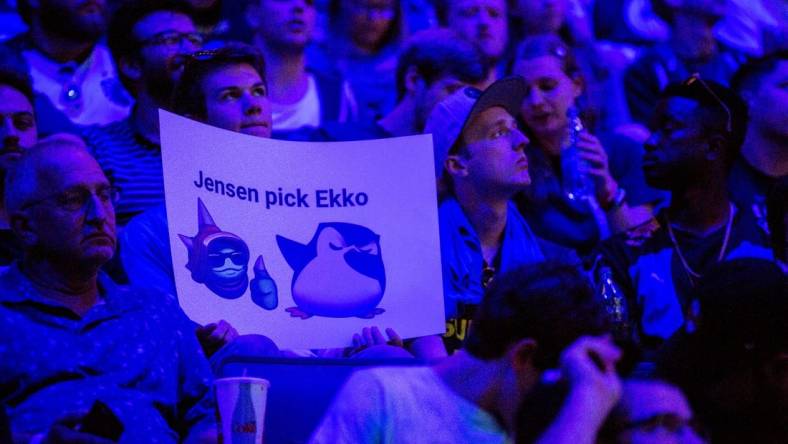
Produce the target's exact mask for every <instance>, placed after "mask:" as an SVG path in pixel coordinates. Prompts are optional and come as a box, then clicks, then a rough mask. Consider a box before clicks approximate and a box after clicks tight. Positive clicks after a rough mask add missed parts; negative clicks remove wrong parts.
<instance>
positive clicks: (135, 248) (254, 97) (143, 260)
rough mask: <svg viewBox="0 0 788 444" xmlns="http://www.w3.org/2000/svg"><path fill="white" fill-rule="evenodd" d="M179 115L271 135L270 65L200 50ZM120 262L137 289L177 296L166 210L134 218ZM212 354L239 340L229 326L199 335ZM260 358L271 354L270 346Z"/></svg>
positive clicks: (240, 53)
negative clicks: (142, 287)
mask: <svg viewBox="0 0 788 444" xmlns="http://www.w3.org/2000/svg"><path fill="white" fill-rule="evenodd" d="M174 102H175V103H174V109H175V111H176V112H178V113H180V114H183V115H185V116H188V117H191V118H193V119H195V120H199V121H202V122H205V123H207V124H209V125H214V126H217V127H220V128H224V129H228V130H231V131H236V132H240V133H244V134H249V135H252V136H257V137H270V136H271V102H270V101H269V99H268V85H267V83H266V77H265V62H264V60H263V57H262V55H261V54H260V53H259V52H258V51H257V50H256V49H254V48H253V47H251V46H248V45H245V44H241V43H232V44H228V45H227V46H226V47H223V48H221V49H216V50H205V51H197V52H196V53H194V54H193V55H192V56H190V57H189V58H188V59H187V61H186V63H185V64H184V69H183V74H182V76H181V80H180V82H179V83H178V86H177V88H176V91H175V100H174ZM120 241H121V245H122V248H121V258H122V260H123V267H124V268H125V270H126V273H127V274H128V276H129V280H130V281H131V283H132V284H134V283H139V284H142V285H146V286H153V287H158V288H160V289H162V290H165V291H167V292H168V293H170V294H175V293H176V291H175V277H174V273H173V270H172V260H171V253H170V244H169V236H168V233H167V214H166V212H165V208H164V206H163V205H160V206H157V207H154V208H152V209H150V210H148V211H146V212H144V213H142V214H141V215H140V216H137V217H135V218H133V219H132V220H131V221H130V222H129V224H128V226H127V227H126V229H125V230H124V231H123V232H122V233H121V236H120ZM197 334H198V337H199V338H200V342H201V344H202V345H203V348H204V349H205V351H206V353H207V354H208V355H211V354H213V353H214V352H216V351H217V350H218V349H220V348H221V347H222V346H224V345H225V344H227V343H229V342H230V341H231V340H233V339H235V338H237V337H238V333H237V332H236V331H235V329H234V328H233V327H232V326H231V325H230V324H228V323H227V322H225V321H220V322H218V323H216V324H209V325H206V326H204V327H200V328H198V330H197ZM263 345H264V346H265V347H262V348H260V352H261V353H264V354H265V353H270V349H271V348H272V344H270V341H266V343H265V344H263Z"/></svg>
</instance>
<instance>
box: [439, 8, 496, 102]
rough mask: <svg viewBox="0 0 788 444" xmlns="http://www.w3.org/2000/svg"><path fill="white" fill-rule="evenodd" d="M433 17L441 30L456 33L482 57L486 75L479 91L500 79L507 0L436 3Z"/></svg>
mask: <svg viewBox="0 0 788 444" xmlns="http://www.w3.org/2000/svg"><path fill="white" fill-rule="evenodd" d="M435 3H436V5H435V6H436V14H437V16H438V22H439V23H440V25H441V26H442V27H445V28H448V29H450V30H452V31H454V32H456V33H457V35H459V36H460V37H461V38H462V39H464V40H465V41H467V42H469V43H471V44H473V45H475V46H476V48H478V50H479V51H480V52H481V54H482V57H483V58H484V63H485V66H487V73H486V76H485V79H484V81H483V82H482V83H481V84H480V85H479V87H480V88H482V87H486V86H488V85H490V84H491V83H493V82H494V81H495V80H496V79H498V78H500V77H501V74H502V72H503V69H501V67H500V66H499V65H500V64H501V62H502V60H503V57H504V54H505V51H506V45H507V44H508V41H509V22H508V15H507V14H508V10H509V2H508V1H507V0H450V1H449V0H439V1H436V2H435Z"/></svg>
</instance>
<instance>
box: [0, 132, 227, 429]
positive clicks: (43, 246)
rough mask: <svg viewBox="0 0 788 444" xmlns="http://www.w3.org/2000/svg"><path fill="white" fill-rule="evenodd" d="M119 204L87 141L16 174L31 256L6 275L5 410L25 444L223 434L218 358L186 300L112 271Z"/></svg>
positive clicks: (68, 144)
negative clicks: (132, 284)
mask: <svg viewBox="0 0 788 444" xmlns="http://www.w3.org/2000/svg"><path fill="white" fill-rule="evenodd" d="M117 197H118V192H117V190H116V189H115V188H114V187H113V186H112V185H111V184H110V183H109V181H108V180H107V177H106V176H105V175H104V173H103V172H102V170H101V168H100V167H99V165H98V163H97V162H96V160H95V159H93V157H91V155H90V154H89V153H88V151H87V150H86V149H85V145H84V143H83V142H82V140H81V139H79V138H77V137H75V136H67V135H58V136H53V137H51V138H48V139H44V140H42V141H40V142H39V143H38V144H36V145H35V146H34V147H33V148H31V149H30V150H29V151H27V152H25V153H24V154H22V156H21V158H20V159H19V162H18V164H17V166H16V168H15V169H14V170H12V171H11V172H10V173H9V174H8V177H7V178H6V208H7V210H8V215H9V223H10V225H11V229H12V230H13V231H14V233H15V234H16V235H17V236H18V237H19V239H20V241H21V244H22V250H23V255H22V259H21V260H20V261H18V262H17V263H14V264H13V265H11V266H10V267H9V268H8V269H7V270H4V271H3V272H2V273H0V317H1V318H2V319H3V323H4V328H3V330H2V333H0V402H2V403H3V404H5V405H6V406H7V409H8V414H9V417H10V419H11V424H12V427H13V430H14V432H15V440H20V441H26V440H33V442H39V441H42V440H43V441H44V442H103V441H102V440H100V439H98V436H101V437H103V438H107V439H111V440H117V439H118V438H119V439H120V442H150V441H151V440H157V441H161V442H170V441H172V442H176V441H179V440H182V439H197V438H198V437H202V438H208V439H211V437H212V435H213V434H214V428H215V423H214V419H213V409H212V407H213V399H212V395H211V390H210V387H211V373H210V369H209V366H208V362H207V360H206V359H205V356H204V355H203V354H202V351H201V350H200V346H199V344H198V343H197V339H196V337H195V335H194V334H193V333H192V329H191V327H190V325H189V323H188V320H187V319H186V317H185V316H184V315H183V313H182V312H181V311H180V309H179V308H178V305H177V303H176V302H175V300H174V299H173V298H171V297H167V296H165V295H163V294H158V293H156V292H153V291H143V290H140V289H130V288H125V287H120V286H118V285H116V284H115V283H113V282H112V281H111V280H110V279H108V278H107V277H106V276H105V275H104V274H103V273H101V271H100V268H101V266H102V265H103V264H104V263H106V262H107V261H108V260H109V259H110V258H112V255H113V253H114V250H115V211H114V203H115V202H116V201H117ZM102 404H103V405H102ZM98 406H101V408H99V407H98ZM91 407H94V409H93V410H94V411H101V412H103V413H101V414H99V415H97V416H99V417H100V418H94V419H98V421H94V423H97V424H103V425H106V424H110V423H117V424H118V427H115V428H114V430H100V429H92V428H90V424H89V422H88V421H85V418H86V412H87V411H88V410H89V409H91ZM93 416H96V414H94V415H93ZM113 417H114V419H113Z"/></svg>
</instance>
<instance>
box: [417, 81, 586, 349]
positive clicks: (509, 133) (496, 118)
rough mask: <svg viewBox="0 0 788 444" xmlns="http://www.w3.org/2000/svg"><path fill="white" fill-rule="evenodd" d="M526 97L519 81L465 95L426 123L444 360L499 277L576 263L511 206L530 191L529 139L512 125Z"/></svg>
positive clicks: (443, 104)
mask: <svg viewBox="0 0 788 444" xmlns="http://www.w3.org/2000/svg"><path fill="white" fill-rule="evenodd" d="M525 94H526V85H525V82H524V81H523V79H522V78H520V77H509V78H505V79H501V80H499V81H497V82H495V83H493V84H492V85H490V86H489V87H488V88H487V89H486V90H485V91H484V92H482V91H479V90H478V89H476V88H471V87H467V88H463V89H461V90H460V91H457V92H455V93H454V94H452V95H451V96H449V97H447V98H446V99H444V100H443V101H441V102H440V103H439V104H438V105H436V106H435V108H434V109H433V111H432V114H430V117H429V119H428V120H427V125H426V130H425V132H427V133H432V135H433V142H434V146H435V165H436V170H437V171H436V172H437V173H438V175H439V176H442V177H441V181H442V184H441V185H442V186H443V187H444V188H445V193H444V198H443V199H442V201H441V203H440V208H439V216H440V229H441V250H442V251H441V256H442V258H443V286H444V298H445V304H446V318H447V332H446V335H445V336H444V342H445V343H446V346H447V349H448V350H449V352H452V351H454V350H455V349H457V348H460V347H461V346H462V343H463V341H464V339H465V336H466V334H467V332H468V328H469V326H470V320H471V319H472V317H473V313H474V311H475V309H476V307H477V305H478V304H479V302H480V301H481V299H482V295H483V293H484V289H485V288H486V287H487V286H488V285H489V284H490V282H491V281H492V280H493V278H494V277H495V276H497V275H498V274H499V273H500V272H503V271H507V270H510V269H512V268H515V267H517V266H519V265H525V264H531V263H536V262H542V261H545V260H547V259H560V260H563V261H565V262H570V263H576V262H578V260H577V257H576V256H574V254H573V253H571V252H569V250H566V249H562V248H561V247H558V246H554V245H552V244H549V243H548V242H547V241H544V240H542V239H540V238H538V237H537V236H536V235H535V234H534V233H533V232H532V231H531V229H530V228H529V227H528V224H527V223H526V222H525V220H524V219H523V217H522V216H521V215H520V213H519V212H518V211H517V209H516V207H515V206H514V204H513V203H512V202H511V198H512V196H514V195H515V193H517V192H519V191H521V190H523V189H524V188H525V187H527V186H528V185H529V184H530V183H531V177H530V175H529V173H528V159H527V158H526V155H525V151H524V149H525V146H526V144H527V143H528V138H527V137H526V136H525V135H524V134H523V133H522V132H521V131H520V129H519V128H518V127H517V121H516V120H515V118H514V117H513V116H515V115H517V113H518V112H519V109H520V104H521V103H522V101H523V98H524V97H525Z"/></svg>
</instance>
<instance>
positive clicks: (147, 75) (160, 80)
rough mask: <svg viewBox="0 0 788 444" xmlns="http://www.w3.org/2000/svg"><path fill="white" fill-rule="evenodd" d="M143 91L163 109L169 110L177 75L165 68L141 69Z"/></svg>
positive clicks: (148, 67)
mask: <svg viewBox="0 0 788 444" xmlns="http://www.w3.org/2000/svg"><path fill="white" fill-rule="evenodd" d="M143 70H144V72H143V79H144V84H145V91H147V92H148V94H149V95H150V96H151V97H153V99H154V100H156V102H157V103H158V104H159V106H161V107H162V108H165V109H170V108H171V106H170V105H171V101H172V95H173V93H174V92H175V85H176V84H177V83H178V75H177V74H176V73H175V72H173V71H172V70H170V69H169V68H168V67H167V66H146V67H143Z"/></svg>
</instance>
